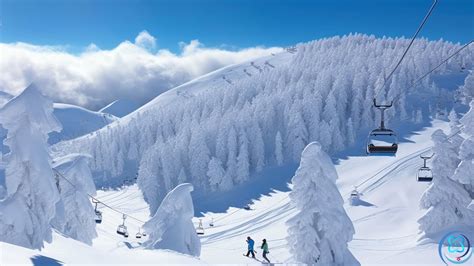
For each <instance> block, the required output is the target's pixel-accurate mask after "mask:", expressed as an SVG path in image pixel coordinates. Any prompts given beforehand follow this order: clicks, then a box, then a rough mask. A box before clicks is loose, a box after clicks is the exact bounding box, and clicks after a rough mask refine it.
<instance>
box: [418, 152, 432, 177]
mask: <svg viewBox="0 0 474 266" xmlns="http://www.w3.org/2000/svg"><path fill="white" fill-rule="evenodd" d="M433 155H434V154H433ZM433 155H431V156H421V155H420V158H421V159H423V166H422V167H420V169H418V172H417V174H416V180H417V181H418V182H431V181H433V171H431V168H429V167H428V166H427V165H426V161H427V160H429V159H431V157H433Z"/></svg>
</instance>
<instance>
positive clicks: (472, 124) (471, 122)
mask: <svg viewBox="0 0 474 266" xmlns="http://www.w3.org/2000/svg"><path fill="white" fill-rule="evenodd" d="M470 107H471V108H470V110H469V111H468V112H467V113H466V114H465V115H464V116H463V117H462V118H461V123H462V125H463V128H462V130H463V132H464V133H465V134H466V136H467V138H466V139H465V140H464V141H463V142H462V143H461V147H460V149H459V159H460V160H461V162H460V163H459V165H458V167H457V168H456V171H455V173H454V175H453V179H454V180H456V181H458V182H459V183H461V184H463V185H464V187H465V188H466V190H467V191H468V192H469V194H470V196H471V198H472V199H474V148H473V147H474V100H472V101H471V103H470ZM473 223H474V222H473Z"/></svg>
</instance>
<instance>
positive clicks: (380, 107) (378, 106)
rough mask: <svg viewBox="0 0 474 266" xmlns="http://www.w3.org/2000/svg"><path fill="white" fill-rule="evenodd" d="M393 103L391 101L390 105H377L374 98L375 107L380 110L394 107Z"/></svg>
mask: <svg viewBox="0 0 474 266" xmlns="http://www.w3.org/2000/svg"><path fill="white" fill-rule="evenodd" d="M392 105H393V101H390V104H377V100H376V99H375V98H374V106H375V107H376V108H378V109H382V108H383V109H387V108H390V107H392Z"/></svg>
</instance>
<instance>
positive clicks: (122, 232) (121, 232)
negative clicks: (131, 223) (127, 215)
mask: <svg viewBox="0 0 474 266" xmlns="http://www.w3.org/2000/svg"><path fill="white" fill-rule="evenodd" d="M117 234H119V235H123V236H125V235H128V230H127V226H126V225H123V224H121V225H119V226H118V227H117Z"/></svg>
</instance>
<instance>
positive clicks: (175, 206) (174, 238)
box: [143, 183, 201, 257]
mask: <svg viewBox="0 0 474 266" xmlns="http://www.w3.org/2000/svg"><path fill="white" fill-rule="evenodd" d="M191 191H193V185H191V184H188V183H184V184H181V185H178V186H177V187H176V188H174V189H173V190H171V191H170V192H169V193H168V194H167V195H166V197H165V198H164V199H163V201H162V202H161V205H160V207H159V208H158V210H157V211H156V213H155V215H154V216H153V217H152V218H151V219H150V220H149V221H148V222H147V223H145V224H144V225H143V228H144V229H145V231H146V232H147V233H148V234H149V238H148V241H146V242H145V243H143V246H144V247H146V248H148V249H170V250H174V251H177V252H180V253H184V254H189V255H192V256H196V257H199V255H200V254H201V242H200V240H199V238H198V236H197V233H196V230H195V228H194V225H193V222H192V218H193V217H194V207H193V200H192V198H191Z"/></svg>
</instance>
